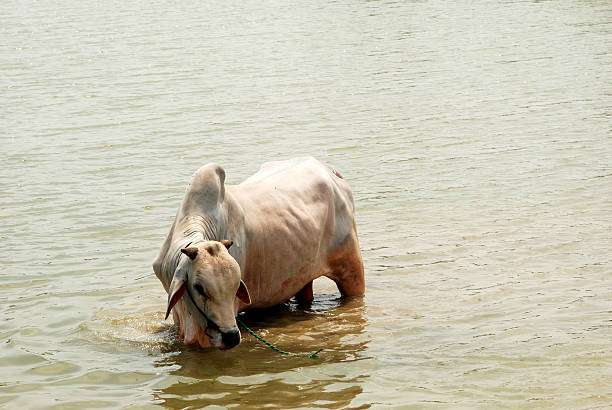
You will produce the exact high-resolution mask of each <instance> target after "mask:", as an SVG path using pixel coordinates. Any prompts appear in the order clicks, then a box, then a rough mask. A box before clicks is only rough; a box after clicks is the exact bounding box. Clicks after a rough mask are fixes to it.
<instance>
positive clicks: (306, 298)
mask: <svg viewBox="0 0 612 410" xmlns="http://www.w3.org/2000/svg"><path fill="white" fill-rule="evenodd" d="M295 298H296V299H297V301H298V302H300V303H304V302H312V300H313V299H314V295H313V293H312V281H310V282H308V283H307V284H306V286H304V287H303V288H302V289H300V291H299V292H298V293H296V294H295Z"/></svg>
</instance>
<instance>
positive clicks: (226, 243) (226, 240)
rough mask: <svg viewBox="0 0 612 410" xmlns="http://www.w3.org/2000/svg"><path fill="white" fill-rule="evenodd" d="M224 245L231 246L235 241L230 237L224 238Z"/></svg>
mask: <svg viewBox="0 0 612 410" xmlns="http://www.w3.org/2000/svg"><path fill="white" fill-rule="evenodd" d="M220 242H221V243H222V244H223V246H225V247H226V248H227V249H229V248H230V246H232V245H233V244H234V241H230V240H229V239H223V240H222V241H220Z"/></svg>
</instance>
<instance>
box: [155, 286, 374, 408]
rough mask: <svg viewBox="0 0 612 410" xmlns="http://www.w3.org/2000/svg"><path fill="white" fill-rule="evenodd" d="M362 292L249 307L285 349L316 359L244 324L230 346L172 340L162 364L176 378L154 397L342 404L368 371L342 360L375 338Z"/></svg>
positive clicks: (185, 402) (252, 322) (175, 403)
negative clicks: (356, 371)
mask: <svg viewBox="0 0 612 410" xmlns="http://www.w3.org/2000/svg"><path fill="white" fill-rule="evenodd" d="M364 316H365V305H364V302H363V299H361V298H340V297H337V296H336V295H327V294H322V295H316V296H315V300H314V301H313V302H311V303H309V304H308V305H303V304H302V305H300V304H298V303H297V302H295V301H293V300H292V301H290V302H288V303H284V304H282V305H279V306H276V307H274V308H270V309H265V310H258V311H251V312H248V314H246V315H243V316H242V319H243V321H244V322H245V323H246V324H247V325H248V326H249V327H251V328H252V329H253V330H255V331H256V332H257V333H258V334H260V335H261V336H263V337H264V338H266V339H268V340H269V341H271V342H273V343H274V344H276V345H277V346H278V347H280V348H282V349H283V350H287V351H291V352H296V353H311V352H313V351H315V350H317V349H318V348H323V349H324V350H323V351H322V352H321V353H320V357H319V358H318V359H309V358H306V357H295V356H284V355H281V354H279V353H277V352H275V351H273V350H272V349H270V348H269V347H267V346H265V345H264V344H263V343H261V342H260V341H257V340H255V338H253V337H252V336H251V335H248V334H247V333H246V332H245V331H244V330H243V337H244V339H243V340H244V341H243V343H241V344H240V345H239V346H238V347H236V348H235V349H232V350H229V351H219V350H205V349H201V348H196V347H191V346H184V345H182V344H181V343H173V344H171V345H170V346H168V348H167V351H165V352H164V353H165V355H164V358H163V359H162V360H160V361H159V362H158V363H157V365H158V366H160V367H166V366H172V367H176V368H175V369H174V370H172V371H171V372H170V374H171V375H172V376H173V379H172V380H173V381H172V383H171V384H169V385H168V386H167V387H164V388H162V389H159V390H156V391H155V393H154V396H155V400H156V402H158V403H160V404H163V405H165V406H167V407H169V408H185V407H202V406H206V405H219V406H231V405H249V406H257V407H260V406H273V407H274V408H295V407H305V406H307V407H323V408H328V407H330V406H331V407H338V406H340V407H343V406H346V405H348V404H349V403H350V402H351V401H352V400H353V399H354V398H355V397H356V396H357V395H358V394H359V393H361V391H362V388H361V383H360V381H362V379H363V378H365V377H367V376H366V375H362V376H357V377H355V376H354V375H350V374H348V373H347V372H344V371H343V370H342V368H343V367H344V366H340V367H338V366H339V365H338V364H339V363H342V362H348V361H354V360H367V359H368V357H367V356H366V354H365V350H366V347H367V344H368V343H369V338H368V336H367V332H366V326H367V323H366V321H365V319H364Z"/></svg>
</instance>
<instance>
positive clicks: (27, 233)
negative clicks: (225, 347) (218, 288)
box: [0, 0, 612, 409]
mask: <svg viewBox="0 0 612 410" xmlns="http://www.w3.org/2000/svg"><path fill="white" fill-rule="evenodd" d="M611 22H612V4H611V3H610V2H609V1H570V0H560V1H543V2H537V1H536V2H530V1H479V2H468V1H457V2H444V1H435V0H432V1H427V0H425V1H414V2H409V1H405V2H397V1H358V2H350V1H345V0H339V1H332V2H330V1H316V0H315V1H305V2H284V1H270V2H261V1H238V2H235V1H227V2H201V1H198V2H195V1H189V0H187V1H181V2H167V1H153V2H143V1H131V2H125V1H110V0H102V1H99V2H83V1H76V0H58V1H47V0H39V1H32V0H23V1H11V0H8V1H3V2H2V4H0V110H1V111H0V112H1V114H0V116H1V117H2V119H1V120H0V153H1V158H0V159H1V164H0V169H1V172H0V247H1V253H0V269H1V271H0V272H1V273H0V278H1V279H0V280H1V286H0V314H1V316H2V320H1V321H0V342H1V343H0V406H4V407H6V408H11V409H17V408H23V409H25V408H41V407H44V408H47V407H52V408H78V409H80V408H123V407H128V408H149V407H154V406H160V407H164V408H177V409H178V408H200V407H205V406H211V408H225V407H227V408H229V407H239V408H262V407H269V408H283V409H288V408H345V407H348V408H368V407H371V408H385V407H390V408H411V407H415V408H423V407H436V408H437V407H442V408H457V407H459V408H491V407H508V408H531V407H535V408H539V407H542V408H609V406H610V405H611V404H612V134H611V132H610V130H611V121H610V119H611V118H610V116H611V112H612V74H611V70H610V67H612V54H611V47H612V42H611V34H612V23H611ZM303 155H312V156H314V157H316V158H318V159H320V160H322V161H324V162H327V163H330V164H332V165H334V166H335V167H336V168H337V169H338V170H340V172H341V173H342V174H343V175H344V177H345V179H346V180H347V181H348V182H349V183H350V185H351V186H352V189H353V192H354V196H355V201H356V220H357V229H358V232H359V235H360V242H361V249H362V253H363V258H364V262H365V265H366V280H367V284H366V286H367V289H366V296H365V297H364V298H363V299H341V298H339V295H338V292H337V290H336V288H335V286H334V285H333V283H332V282H331V281H329V280H327V279H321V280H318V281H316V282H315V291H316V296H315V300H314V301H313V303H312V304H311V305H310V306H298V305H297V304H296V303H293V302H289V303H287V304H285V305H282V306H279V307H277V308H273V309H269V310H266V311H262V312H253V313H251V314H248V315H246V317H245V318H244V320H245V321H246V322H247V324H249V325H250V326H251V327H252V328H253V329H254V330H256V331H257V332H258V333H260V334H261V335H262V336H264V337H266V338H267V339H269V340H270V341H272V342H274V343H275V344H277V345H278V346H279V347H280V348H282V349H284V350H289V351H293V352H298V353H309V352H312V351H314V350H316V349H318V348H323V349H324V350H323V351H322V352H321V353H320V358H319V359H308V358H301V357H286V356H282V355H280V354H278V353H276V352H274V351H272V350H271V349H269V348H268V347H266V346H264V345H263V344H262V343H260V342H258V341H257V340H255V339H254V338H253V337H251V336H250V335H248V334H246V332H243V342H242V343H241V344H240V345H239V346H238V347H236V348H235V349H232V350H229V351H223V352H222V351H210V350H209V351H207V350H203V349H201V348H198V347H193V346H184V345H183V344H182V342H181V340H180V339H179V337H178V335H177V329H176V327H175V326H174V325H173V324H172V323H171V321H170V320H168V321H164V320H163V313H164V311H165V309H166V294H165V292H164V290H163V288H162V286H161V284H160V283H159V282H158V280H157V279H156V278H155V276H154V275H153V274H152V269H151V262H152V260H153V258H154V256H155V254H156V252H157V250H158V248H159V246H160V245H161V243H162V241H163V239H164V237H165V235H166V233H167V231H168V229H169V227H170V224H171V223H172V220H173V218H174V215H175V212H176V210H177V207H178V205H179V203H180V201H181V198H182V195H183V193H184V190H185V187H186V184H187V182H188V180H189V178H190V176H191V174H192V173H193V172H194V171H195V170H196V169H197V168H198V167H200V166H201V165H203V164H205V163H208V162H212V161H214V162H217V163H219V164H221V165H222V166H223V167H224V168H225V169H226V172H227V182H228V183H229V184H237V183H240V182H241V181H242V180H244V179H245V178H246V177H247V176H249V175H251V174H252V173H254V172H256V171H257V169H258V168H259V166H260V165H261V164H262V163H263V162H266V161H269V160H277V159H285V158H291V157H296V156H303Z"/></svg>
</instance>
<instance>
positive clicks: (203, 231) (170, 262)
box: [166, 215, 219, 274]
mask: <svg viewBox="0 0 612 410" xmlns="http://www.w3.org/2000/svg"><path fill="white" fill-rule="evenodd" d="M210 240H219V238H218V235H217V230H216V225H215V223H214V222H213V221H212V219H210V218H209V217H207V216H201V215H188V216H185V217H183V218H181V220H180V221H179V222H178V223H177V227H176V229H175V232H174V236H173V240H172V244H171V247H170V249H168V253H167V254H166V268H167V271H168V272H172V274H174V270H175V269H176V266H177V265H178V262H179V259H180V257H181V255H182V254H181V249H182V248H185V247H187V246H189V245H190V244H196V243H198V242H203V241H210Z"/></svg>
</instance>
